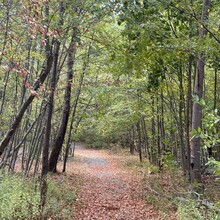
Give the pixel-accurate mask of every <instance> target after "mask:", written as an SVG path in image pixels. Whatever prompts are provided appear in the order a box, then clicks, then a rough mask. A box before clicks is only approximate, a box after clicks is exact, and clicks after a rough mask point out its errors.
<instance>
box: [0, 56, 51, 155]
mask: <svg viewBox="0 0 220 220" xmlns="http://www.w3.org/2000/svg"><path fill="white" fill-rule="evenodd" d="M52 63H53V57H52V54H49V56H48V58H47V61H46V66H45V68H44V70H43V71H42V73H41V74H40V76H39V78H38V80H37V81H36V82H35V83H34V86H33V91H34V92H37V90H38V89H39V87H40V85H41V84H43V82H44V81H45V79H46V78H47V76H48V74H49V73H50V69H51V67H52ZM33 94H34V93H33ZM33 94H30V95H29V96H28V97H27V99H26V101H25V102H24V103H23V104H22V106H21V108H20V110H19V112H18V113H17V115H16V116H15V118H14V120H13V122H12V124H11V126H10V128H9V130H8V131H7V133H6V134H5V136H4V138H3V139H2V141H1V143H0V155H2V153H3V152H4V149H5V148H6V147H7V145H8V143H9V141H10V140H11V138H12V136H13V135H14V133H15V131H16V130H17V128H18V126H19V124H20V122H21V120H22V117H23V115H24V113H25V111H26V110H27V108H28V106H29V105H30V104H31V102H32V101H33V99H34V97H35V95H33Z"/></svg>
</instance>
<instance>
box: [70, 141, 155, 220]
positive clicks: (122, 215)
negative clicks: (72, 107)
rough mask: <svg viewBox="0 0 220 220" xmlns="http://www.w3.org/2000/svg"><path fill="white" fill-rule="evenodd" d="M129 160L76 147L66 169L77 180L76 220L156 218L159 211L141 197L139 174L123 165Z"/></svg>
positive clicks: (125, 157)
mask: <svg viewBox="0 0 220 220" xmlns="http://www.w3.org/2000/svg"><path fill="white" fill-rule="evenodd" d="M136 159H137V158H136ZM131 160H134V157H133V159H132V157H131V156H120V155H116V154H110V153H109V152H107V151H105V150H92V149H86V148H85V147H84V146H83V145H77V146H76V152H75V159H74V161H73V162H70V163H69V166H68V171H67V172H68V173H73V174H74V175H76V177H77V178H79V179H80V183H79V184H78V186H77V189H78V190H77V198H78V199H77V202H76V204H75V206H74V209H73V211H74V213H75V214H74V217H75V219H77V220H80V219H82V220H86V219H88V220H91V219H97V220H102V219H103V220H116V219H118V220H119V219H120V220H146V219H159V218H158V211H156V210H154V207H153V206H150V205H147V204H146V202H145V200H144V198H143V193H142V186H141V178H140V174H135V173H134V172H131V171H129V168H128V167H126V166H125V164H126V163H127V162H129V161H130V162H131Z"/></svg>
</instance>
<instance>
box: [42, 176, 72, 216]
mask: <svg viewBox="0 0 220 220" xmlns="http://www.w3.org/2000/svg"><path fill="white" fill-rule="evenodd" d="M75 200H76V194H75V191H73V190H72V189H69V188H68V187H67V186H66V184H64V182H57V181H54V180H49V182H48V191H47V199H46V206H45V208H44V216H53V218H55V219H72V217H71V212H72V210H71V209H68V205H70V204H71V203H73V202H74V201H75Z"/></svg>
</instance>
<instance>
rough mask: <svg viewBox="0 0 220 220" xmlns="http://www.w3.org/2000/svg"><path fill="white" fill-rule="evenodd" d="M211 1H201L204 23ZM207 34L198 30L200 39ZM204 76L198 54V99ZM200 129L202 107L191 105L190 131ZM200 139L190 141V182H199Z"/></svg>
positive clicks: (200, 94) (202, 59) (201, 57)
mask: <svg viewBox="0 0 220 220" xmlns="http://www.w3.org/2000/svg"><path fill="white" fill-rule="evenodd" d="M210 3H211V0H204V1H203V9H202V16H201V21H202V22H204V21H206V20H207V19H208V9H209V6H210ZM206 34H207V31H206V30H205V29H204V28H201V30H200V38H203V37H204V36H205V35H206ZM204 74H205V56H204V54H203V53H200V54H199V56H198V59H197V64H196V76H195V83H194V95H196V96H198V98H199V99H201V98H202V94H203V80H204ZM201 127H202V106H201V105H199V104H198V103H195V102H194V103H193V112H192V130H198V128H201ZM200 148H201V138H199V137H193V138H192V140H191V181H192V182H194V181H197V182H201V158H200V155H201V149H200Z"/></svg>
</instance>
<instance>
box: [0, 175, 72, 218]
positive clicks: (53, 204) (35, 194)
mask: <svg viewBox="0 0 220 220" xmlns="http://www.w3.org/2000/svg"><path fill="white" fill-rule="evenodd" d="M0 188H1V191H0V201H1V203H0V219H2V220H14V219H30V220H31V219H38V218H39V217H40V215H41V213H40V210H39V207H40V186H39V184H38V183H37V181H35V180H32V181H31V180H28V179H27V178H25V177H22V176H19V175H15V174H3V173H1V174H0ZM75 199H76V195H75V192H74V191H73V190H70V189H69V188H68V187H66V185H65V184H63V183H57V182H55V181H54V180H50V181H49V184H48V192H47V199H46V206H45V208H44V213H43V217H48V216H53V218H54V219H72V218H71V215H70V214H71V212H72V210H71V209H68V208H67V207H68V205H69V204H71V203H73V202H74V201H75Z"/></svg>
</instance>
